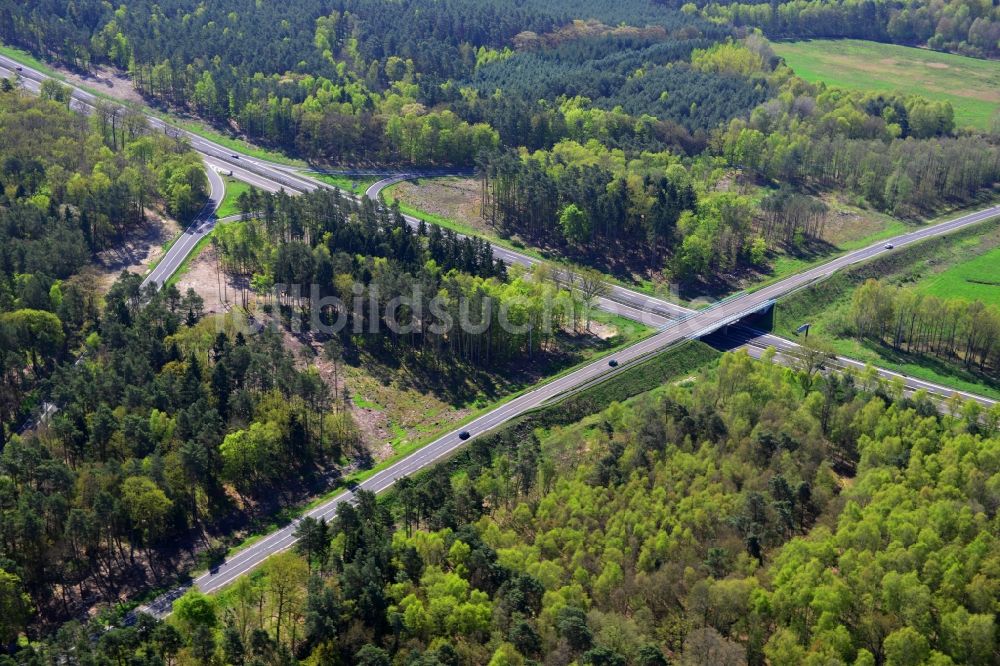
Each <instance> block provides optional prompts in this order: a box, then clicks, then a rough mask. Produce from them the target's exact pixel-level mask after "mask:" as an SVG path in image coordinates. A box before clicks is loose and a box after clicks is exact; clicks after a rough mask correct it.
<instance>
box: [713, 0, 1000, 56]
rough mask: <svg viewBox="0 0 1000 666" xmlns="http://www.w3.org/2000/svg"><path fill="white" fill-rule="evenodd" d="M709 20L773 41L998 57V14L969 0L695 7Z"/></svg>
mask: <svg viewBox="0 0 1000 666" xmlns="http://www.w3.org/2000/svg"><path fill="white" fill-rule="evenodd" d="M696 4H697V5H699V6H701V13H702V14H703V15H704V16H705V17H706V18H710V19H719V20H723V21H726V22H727V23H730V24H732V25H734V26H755V27H758V28H761V29H762V30H764V31H765V32H766V33H767V34H768V35H769V36H771V37H786V38H793V39H802V38H823V37H853V38H856V39H870V40H874V41H879V42H894V43H897V44H908V45H913V46H927V47H929V48H932V49H935V50H938V51H951V52H953V53H961V54H963V55H969V56H974V57H977V58H984V57H985V58H996V57H998V56H1000V10H998V8H997V7H996V5H992V4H990V3H981V2H973V1H970V0H949V1H948V2H933V3H926V2H917V1H916V0H866V1H863V2H858V1H855V0H792V1H790V2H707V3H703V2H698V3H696Z"/></svg>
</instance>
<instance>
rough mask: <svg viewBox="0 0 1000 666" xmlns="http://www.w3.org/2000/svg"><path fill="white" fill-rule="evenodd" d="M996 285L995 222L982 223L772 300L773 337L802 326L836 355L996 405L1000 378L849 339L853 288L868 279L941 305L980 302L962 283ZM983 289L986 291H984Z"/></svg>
mask: <svg viewBox="0 0 1000 666" xmlns="http://www.w3.org/2000/svg"><path fill="white" fill-rule="evenodd" d="M991 275H992V276H993V277H992V279H993V280H994V281H996V282H1000V221H994V222H987V223H985V224H983V225H978V226H976V227H971V228H969V229H966V230H964V231H962V232H959V233H957V234H953V235H951V236H946V237H941V238H937V239H933V240H929V241H925V242H923V243H917V244H914V245H911V246H908V247H907V248H904V249H902V250H900V251H898V252H896V253H893V254H889V255H886V256H884V257H881V258H879V259H876V260H873V261H869V262H864V263H862V264H859V265H857V266H855V267H852V268H849V269H847V270H845V271H841V272H839V273H837V274H835V275H834V276H832V277H830V278H829V279H827V280H825V281H822V282H819V283H817V284H816V285H814V286H812V287H809V288H807V289H803V290H801V291H798V292H795V293H793V294H791V295H790V296H787V297H785V298H781V299H779V300H778V306H777V308H776V309H775V312H774V322H773V331H774V333H776V334H778V335H781V336H784V337H787V338H793V337H794V331H795V329H796V328H797V327H798V326H800V325H801V324H803V323H806V322H808V323H810V324H812V328H811V329H810V335H812V336H815V337H818V338H820V339H822V340H824V341H825V342H827V343H829V345H830V346H831V347H832V348H833V349H834V350H835V351H836V352H837V353H838V354H842V355H844V356H849V357H851V358H855V359H857V360H859V361H862V362H865V363H872V364H874V365H879V366H882V367H884V368H888V369H890V370H895V371H897V372H902V373H903V374H906V375H909V376H911V377H917V378H919V379H924V380H927V381H932V382H937V383H939V384H943V385H945V386H951V387H953V388H956V389H960V390H964V391H971V392H973V393H978V394H980V395H985V396H989V397H992V398H1000V378H996V377H990V376H987V375H984V374H982V373H976V372H972V371H969V370H967V369H966V368H964V367H962V365H961V364H959V363H952V362H948V361H945V360H942V359H940V358H937V357H933V356H927V355H920V354H908V353H904V352H903V351H901V350H895V349H892V348H890V347H888V346H886V345H880V344H876V343H873V342H870V341H860V340H858V339H856V338H855V337H853V336H852V335H851V334H850V331H849V330H848V328H847V324H846V322H848V321H849V320H850V308H851V299H852V297H853V294H854V289H855V288H857V286H858V285H860V284H861V283H863V282H864V281H865V280H866V279H868V278H873V277H877V278H880V279H882V280H885V281H887V282H888V283H890V284H896V285H901V286H904V287H911V288H916V289H921V290H923V291H925V292H926V293H934V294H935V295H938V296H944V297H948V298H979V299H980V300H983V301H984V302H986V299H985V298H984V297H983V296H982V295H980V294H979V293H977V290H978V289H979V285H977V284H974V283H968V281H967V279H966V278H968V277H971V276H975V279H978V280H985V279H987V277H988V276H991ZM982 288H983V289H988V287H986V286H985V285H984V286H983V287H982ZM992 289H993V292H994V293H993V299H994V300H993V301H992V302H994V303H995V302H998V301H1000V286H995V287H993V288H992Z"/></svg>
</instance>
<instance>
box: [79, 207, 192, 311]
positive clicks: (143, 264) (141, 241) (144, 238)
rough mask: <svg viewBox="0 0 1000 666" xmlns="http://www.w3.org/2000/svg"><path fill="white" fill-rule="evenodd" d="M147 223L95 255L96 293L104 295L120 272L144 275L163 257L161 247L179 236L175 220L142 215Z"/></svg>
mask: <svg viewBox="0 0 1000 666" xmlns="http://www.w3.org/2000/svg"><path fill="white" fill-rule="evenodd" d="M146 216H147V220H148V222H147V223H146V224H145V225H143V226H142V227H140V228H138V229H136V230H134V231H132V232H131V233H129V234H127V235H126V236H125V238H123V239H122V242H121V243H120V244H118V245H117V246H116V247H114V248H112V249H110V250H105V251H104V252H101V253H100V254H99V255H97V260H96V261H95V262H94V267H93V269H92V271H93V272H92V275H93V276H94V278H95V279H96V283H97V284H96V286H97V289H98V290H99V291H100V292H101V293H105V292H107V290H108V289H110V288H111V285H112V284H114V282H115V280H116V279H118V276H119V275H121V272H122V271H129V272H131V273H139V274H145V273H146V272H148V271H149V270H150V268H152V266H153V264H154V263H155V262H156V261H157V260H158V259H159V258H160V257H162V256H163V254H164V249H163V248H164V246H165V245H166V244H167V243H169V242H170V241H171V240H172V239H173V238H175V237H176V236H177V234H179V233H180V232H181V226H180V224H178V223H177V221H176V220H174V219H172V218H169V217H165V216H163V215H160V214H158V213H156V212H154V211H146Z"/></svg>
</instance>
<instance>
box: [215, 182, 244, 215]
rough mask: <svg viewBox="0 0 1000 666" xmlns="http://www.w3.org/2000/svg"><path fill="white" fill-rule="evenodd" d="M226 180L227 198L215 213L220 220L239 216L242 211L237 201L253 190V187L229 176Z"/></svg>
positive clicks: (224, 198)
mask: <svg viewBox="0 0 1000 666" xmlns="http://www.w3.org/2000/svg"><path fill="white" fill-rule="evenodd" d="M224 179H225V181H226V196H225V197H223V199H222V203H221V204H219V208H218V210H216V211H215V216H216V217H218V218H223V217H229V216H231V215H239V214H240V209H239V206H238V205H237V201H238V200H239V198H240V195H241V194H243V193H244V192H249V191H250V190H251V189H253V186H252V185H250V184H249V183H244V182H243V181H242V180H237V179H236V178H230V177H229V176H225V177H224Z"/></svg>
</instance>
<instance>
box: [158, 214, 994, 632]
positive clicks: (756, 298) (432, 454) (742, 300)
mask: <svg viewBox="0 0 1000 666" xmlns="http://www.w3.org/2000/svg"><path fill="white" fill-rule="evenodd" d="M998 213H1000V207H993V208H990V209H988V210H986V211H978V212H976V213H970V214H968V215H963V216H961V217H958V218H955V219H953V220H949V221H947V222H943V223H940V224H937V225H933V226H928V227H925V228H922V229H920V230H918V231H914V232H911V233H908V234H904V235H902V236H899V237H897V238H894V239H892V240H891V241H889V242H890V243H892V244H894V245H896V246H903V245H907V244H910V243H915V242H917V241H918V240H922V239H925V238H930V237H933V236H937V235H941V234H946V233H950V232H953V231H956V230H958V229H961V228H964V227H967V226H969V225H972V224H977V223H979V222H982V221H984V220H986V219H989V218H990V217H992V216H994V215H997V214H998ZM888 251H890V250H888V249H887V248H886V247H885V243H884V242H882V243H877V244H874V245H870V246H868V247H866V248H862V249H860V250H856V251H854V252H850V253H848V254H845V255H843V256H841V257H838V258H836V259H833V260H832V261H829V262H827V263H825V264H822V265H820V266H816V267H814V268H812V269H810V270H807V271H804V272H802V273H799V274H796V275H793V276H790V277H788V278H785V279H783V280H780V281H778V282H775V283H773V284H771V285H769V286H767V287H764V288H762V289H759V290H757V291H755V292H751V293H746V294H740V295H738V296H737V297H735V298H731V299H729V300H725V301H720V302H718V303H716V304H715V305H713V306H710V307H708V308H705V309H704V310H698V311H694V312H691V313H690V314H688V315H685V316H684V317H681V318H679V319H674V320H671V321H669V322H668V323H666V324H665V325H664V327H663V329H662V330H661V331H660V332H658V333H656V334H655V335H653V336H651V337H649V338H647V339H646V340H643V341H641V342H638V343H636V344H634V345H632V346H631V347H628V348H626V349H624V350H621V351H619V352H618V353H617V354H616V355H615V359H616V360H617V361H618V363H619V369H621V368H623V367H627V365H628V364H629V363H633V362H636V361H639V360H641V359H643V358H645V357H647V356H649V355H650V354H653V353H655V352H658V351H661V350H663V349H665V348H666V347H669V346H670V345H673V344H675V343H677V342H680V341H682V340H685V339H688V338H696V337H702V336H703V335H706V334H708V333H709V332H711V331H712V330H714V329H716V328H718V327H720V326H722V325H725V324H728V323H734V322H737V321H738V320H739V319H741V318H742V317H744V316H746V315H748V314H751V313H755V312H756V311H758V310H759V309H761V308H762V307H767V306H768V305H769V304H772V303H773V301H774V299H776V298H778V297H779V296H781V295H783V294H786V293H788V292H790V291H792V290H794V289H797V288H799V287H802V286H805V285H808V284H810V283H812V282H814V281H815V280H817V279H820V278H822V277H824V276H827V275H829V274H831V273H833V272H834V271H837V270H840V269H842V268H845V267H847V266H850V265H853V264H856V263H858V262H860V261H865V260H867V259H871V258H873V257H876V256H879V255H880V254H883V253H885V252H888ZM610 371H611V368H610V367H609V366H608V363H607V360H605V359H601V360H598V361H594V362H592V363H589V364H587V365H585V366H583V367H581V368H579V369H577V370H575V371H573V372H570V373H569V374H567V375H564V376H562V377H559V378H557V379H554V380H552V381H550V382H548V383H547V384H543V385H541V386H539V387H537V388H534V389H532V390H530V391H527V392H526V393H524V394H522V395H520V396H518V397H517V398H514V399H513V400H510V401H509V402H507V403H505V404H503V405H501V406H500V407H497V408H496V409H494V410H492V411H490V412H487V413H486V414H484V415H482V416H480V417H478V418H476V419H475V420H473V421H471V422H470V423H468V424H467V425H466V426H464V427H463V428H461V429H459V430H455V431H452V432H449V433H447V434H446V435H444V436H442V437H439V438H438V439H436V440H434V441H433V442H431V443H430V444H428V445H426V446H425V447H423V448H422V449H420V450H419V451H416V452H415V453H413V454H411V455H409V456H407V457H406V458H403V459H402V460H400V461H398V462H396V463H395V464H393V465H391V466H390V467H388V468H386V469H384V470H382V471H380V472H378V473H376V474H375V475H373V476H371V477H370V478H368V479H366V480H365V481H363V482H362V483H360V484H359V487H360V488H362V489H364V490H368V491H371V492H374V493H380V492H383V491H385V490H387V489H388V488H390V487H392V485H393V484H394V483H395V481H396V479H398V478H400V477H403V476H408V475H410V474H413V473H414V472H417V471H420V470H422V469H425V468H427V467H429V466H431V465H433V464H435V463H437V462H440V461H441V460H444V459H445V458H447V457H448V455H449V454H451V453H452V452H453V451H454V450H455V449H457V448H459V447H461V446H463V445H464V444H465V441H463V440H461V439H460V438H459V431H460V430H464V431H467V432H468V433H469V434H470V436H471V438H475V437H478V436H480V435H482V434H484V433H486V432H488V431H490V430H492V429H494V428H497V427H499V426H501V425H503V424H504V423H506V422H507V421H509V420H510V419H512V418H514V417H516V416H518V415H520V414H523V413H524V412H526V411H527V410H530V409H532V408H535V407H539V406H541V405H543V404H545V403H546V402H549V401H550V400H552V399H554V398H556V397H558V396H560V395H562V394H564V393H567V392H569V391H571V390H573V389H575V388H577V387H579V386H581V385H584V384H587V383H590V382H592V381H594V380H595V379H597V378H599V377H601V376H602V375H605V374H607V373H608V372H610ZM352 494H353V491H350V492H345V493H343V494H341V495H338V496H337V497H334V498H333V499H330V500H327V501H326V502H323V503H322V504H320V505H319V506H317V507H315V508H313V509H312V510H310V511H308V512H307V513H306V514H305V515H307V516H311V517H313V518H326V519H330V518H332V517H333V516H334V515H336V512H337V507H338V506H339V505H340V504H341V503H342V502H345V501H351V499H352ZM294 531H295V523H292V524H290V525H288V526H286V527H284V528H282V529H280V530H278V531H276V532H273V533H271V534H269V535H268V536H266V537H264V538H263V539H261V540H260V541H258V542H256V543H255V544H253V545H252V546H250V547H248V548H246V549H244V550H242V551H240V552H239V553H237V554H236V555H234V556H232V557H231V558H229V559H227V560H226V561H225V562H224V563H222V564H221V565H219V566H218V567H216V568H214V569H212V570H211V571H209V572H206V573H204V574H202V575H201V576H199V577H198V578H197V579H195V580H194V582H193V584H194V585H195V586H196V587H197V588H198V589H200V590H202V591H203V592H212V591H216V590H219V589H220V588H222V587H224V586H226V585H227V584H229V583H230V582H232V581H233V580H234V579H236V578H238V577H239V576H241V575H243V574H244V573H246V572H248V571H250V570H252V569H254V568H255V567H257V566H259V565H260V564H261V563H262V562H263V561H264V560H265V559H267V557H269V556H270V555H273V554H275V553H278V552H281V551H283V550H285V549H287V548H289V547H291V546H292V545H293V544H294V543H295V537H294V536H293V533H294ZM184 589H186V588H179V589H177V590H174V591H173V592H171V593H169V594H168V595H165V596H164V597H161V598H160V599H157V600H156V601H154V602H153V603H152V604H150V605H149V606H146V607H144V608H142V609H140V610H144V611H146V612H150V613H153V614H156V615H163V614H166V613H168V612H169V608H170V604H171V603H172V601H173V599H175V598H177V597H178V596H180V595H181V594H183V592H184Z"/></svg>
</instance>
